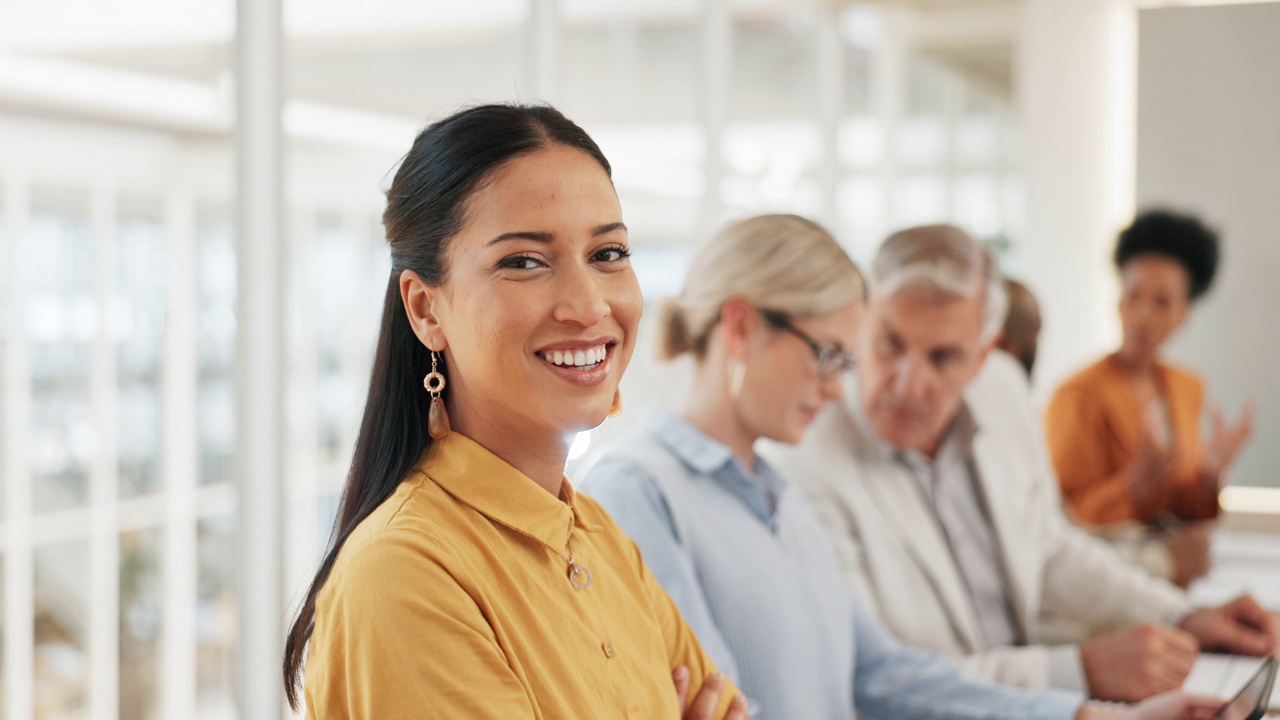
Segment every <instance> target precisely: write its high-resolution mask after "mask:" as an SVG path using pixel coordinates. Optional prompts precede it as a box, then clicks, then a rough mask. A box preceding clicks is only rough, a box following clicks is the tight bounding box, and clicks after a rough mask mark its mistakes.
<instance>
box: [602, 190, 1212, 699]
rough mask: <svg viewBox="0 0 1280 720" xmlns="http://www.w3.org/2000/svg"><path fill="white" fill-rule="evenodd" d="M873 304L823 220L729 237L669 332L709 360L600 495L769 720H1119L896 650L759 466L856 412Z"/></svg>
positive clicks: (617, 466) (676, 350) (609, 459)
mask: <svg viewBox="0 0 1280 720" xmlns="http://www.w3.org/2000/svg"><path fill="white" fill-rule="evenodd" d="M863 296H864V289H863V283H862V278H861V276H860V275H859V273H858V270H857V268H856V267H855V266H854V264H853V262H852V261H851V260H850V259H849V258H848V256H847V255H845V253H844V252H843V251H842V250H841V249H840V246H839V245H838V244H837V243H836V241H835V240H834V239H832V237H831V236H830V235H829V234H828V233H827V232H826V231H825V230H823V229H822V228H821V227H819V226H818V225H816V224H814V223H813V222H810V221H808V220H805V219H804V218H800V217H796V216H794V215H764V216H759V217H754V218H750V219H748V220H744V221H741V222H738V223H734V224H732V225H729V226H728V227H726V228H725V229H724V230H723V231H721V232H720V233H719V234H718V235H716V236H715V237H713V238H712V239H711V241H710V242H708V243H707V244H706V245H704V246H703V247H702V248H701V249H700V251H699V252H698V253H697V255H696V257H695V258H694V260H693V263H692V265H691V267H690V269H689V273H688V276H687V277H686V279H685V286H684V290H683V292H682V294H681V296H680V297H679V298H678V299H677V300H675V301H673V302H671V303H669V304H668V306H667V308H666V316H665V318H664V322H663V323H662V327H661V329H660V332H661V333H662V337H661V338H660V341H659V345H660V347H661V353H662V354H663V355H664V356H666V357H674V356H677V355H683V354H692V355H693V356H694V357H695V359H696V371H695V372H696V377H695V381H694V384H693V389H692V391H691V392H690V394H689V396H688V397H687V399H686V401H685V405H684V409H683V411H682V412H681V414H680V415H679V416H675V415H670V414H666V413H656V414H654V415H652V416H651V417H650V418H649V419H648V422H647V423H646V424H645V426H644V428H643V429H642V430H640V431H638V432H635V433H634V434H632V435H630V436H627V437H623V438H620V439H619V441H618V442H617V443H616V444H615V445H614V446H612V447H611V449H610V450H609V451H608V452H606V453H605V454H604V456H603V457H602V458H601V459H600V460H599V461H597V462H596V463H595V464H594V465H593V466H592V467H591V469H590V470H589V472H588V474H587V476H586V478H585V480H584V481H583V483H582V489H583V491H584V492H586V493H589V494H591V495H592V496H594V497H595V498H596V499H597V500H598V501H599V502H600V503H601V504H602V505H603V506H604V507H605V508H606V509H607V510H609V512H611V513H612V514H613V516H614V518H615V519H616V520H617V522H618V523H619V525H621V526H622V528H623V529H624V530H626V531H627V532H628V533H630V534H631V535H632V537H633V538H634V539H635V540H636V542H637V544H638V545H639V546H640V548H641V550H642V551H643V553H644V556H645V559H646V562H647V563H648V564H649V566H650V567H651V569H652V571H653V572H654V574H655V576H656V577H657V579H658V580H659V582H661V583H662V584H663V585H664V586H665V587H666V589H667V591H668V592H669V593H670V594H671V596H672V598H673V599H674V600H675V601H676V603H677V605H679V606H680V609H681V612H682V613H683V614H684V616H685V618H686V619H687V620H688V622H689V623H690V625H691V626H692V627H693V628H694V630H695V631H696V632H697V634H698V637H699V638H700V639H701V641H702V643H703V646H704V647H705V648H707V651H708V652H709V653H710V654H711V656H712V657H713V659H715V660H716V662H717V663H718V664H719V666H720V667H722V668H724V669H725V670H726V672H727V673H729V674H730V675H731V676H733V677H735V678H736V679H737V680H738V681H739V683H740V686H741V687H742V689H743V690H744V691H745V692H746V693H747V695H748V696H749V697H751V698H752V700H753V701H754V703H755V707H753V708H752V710H753V713H754V714H755V715H756V717H764V718H772V719H775V720H776V719H787V718H805V719H806V720H821V719H824V718H825V719H831V720H836V719H840V720H852V719H853V718H854V717H856V716H857V715H858V714H862V715H865V716H869V717H876V718H897V719H902V720H912V719H916V718H918V719H920V720H923V719H924V718H956V719H960V718H988V719H996V718H1008V719H1009V720H1013V719H1014V718H1018V719H1019V720H1026V719H1028V718H1087V717H1093V716H1095V714H1101V713H1104V712H1114V711H1111V710H1109V709H1108V710H1101V709H1099V708H1096V707H1095V706H1092V705H1087V704H1084V698H1082V697H1081V696H1079V695H1078V694H1074V693H1068V692H1064V691H1047V692H1043V693H1030V692H1026V691H1021V690H1014V689H1009V688H1002V687H998V686H993V685H988V684H985V683H981V682H978V681H976V680H973V679H971V678H969V677H967V676H965V675H962V674H960V672H959V671H957V670H956V669H955V668H954V667H953V666H952V665H950V664H949V663H948V662H947V661H945V660H943V659H941V658H939V657H937V656H933V655H930V654H927V653H923V652H919V651H915V650H909V649H906V648H904V647H902V646H901V645H899V644H897V643H896V642H895V641H894V640H893V639H892V638H891V637H890V636H889V635H888V634H887V632H886V631H885V630H884V629H883V628H882V627H881V626H880V625H879V623H878V622H877V621H875V620H874V619H873V618H872V617H871V616H870V615H869V614H867V613H866V612H864V611H863V610H862V609H861V608H860V607H859V605H858V603H857V602H856V601H855V599H854V597H853V595H852V593H851V591H850V590H849V588H848V587H847V586H846V585H845V584H844V581H843V579H842V576H841V574H840V571H839V569H838V568H837V566H836V562H835V559H834V557H833V556H832V553H831V550H830V548H829V547H828V545H827V540H826V536H825V535H824V534H823V531H822V529H821V526H820V525H819V523H818V520H817V518H816V517H815V516H814V514H813V512H812V511H811V509H810V508H809V507H808V506H807V505H806V504H805V501H804V499H803V498H802V497H801V495H800V494H799V493H798V492H796V491H795V490H794V489H792V488H790V487H789V486H788V485H787V484H786V483H785V482H784V481H783V480H782V479H781V478H780V477H779V476H778V474H777V473H775V472H774V471H773V469H772V468H770V467H769V466H768V465H767V464H766V463H765V462H763V461H762V460H761V459H760V457H759V456H757V455H756V452H755V443H756V441H757V440H758V439H760V438H768V439H771V440H776V441H781V442H786V443H794V442H797V441H799V440H800V438H801V436H802V434H803V433H804V430H805V428H806V426H808V425H809V423H810V422H812V420H813V419H814V418H815V416H816V415H817V414H818V412H819V410H820V409H821V408H822V406H823V404H824V403H826V402H828V401H830V400H835V399H837V398H840V397H841V395H842V393H843V379H844V374H845V373H846V371H848V370H849V369H850V368H851V367H852V366H853V363H854V359H853V357H852V356H851V355H850V353H849V349H850V348H852V347H853V346H854V342H855V337H856V332H857V327H858V322H859V319H860V317H861V314H862V307H863ZM1214 704H1215V703H1213V702H1212V701H1206V700H1201V699H1195V698H1190V697H1187V696H1184V695H1181V694H1175V695H1168V696H1161V697H1160V698H1158V699H1155V700H1153V701H1149V702H1148V703H1145V704H1143V705H1140V706H1137V707H1136V708H1135V709H1133V710H1132V711H1130V712H1131V713H1132V714H1131V715H1130V716H1129V717H1133V718H1181V717H1200V716H1204V715H1207V712H1208V711H1209V710H1210V709H1211V708H1212V707H1213V705H1214ZM1111 717H1125V716H1124V715H1123V714H1118V715H1112V716H1111Z"/></svg>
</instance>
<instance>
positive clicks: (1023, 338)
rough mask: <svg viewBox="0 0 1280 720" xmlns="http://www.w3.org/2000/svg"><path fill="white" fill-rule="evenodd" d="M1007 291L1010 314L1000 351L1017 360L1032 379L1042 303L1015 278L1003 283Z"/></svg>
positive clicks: (1003, 330)
mask: <svg viewBox="0 0 1280 720" xmlns="http://www.w3.org/2000/svg"><path fill="white" fill-rule="evenodd" d="M1004 289H1005V293H1006V294H1007V295H1008V296H1009V313H1008V315H1007V316H1006V317H1005V319H1004V328H1003V329H1002V330H1001V331H1000V343H999V348H1000V349H1001V350H1003V351H1005V352H1007V353H1009V354H1010V355H1012V356H1013V357H1014V358H1016V359H1017V360H1018V362H1019V363H1021V364H1022V367H1023V368H1024V369H1025V370H1026V371H1027V377H1028V378H1030V377H1031V372H1032V370H1033V369H1034V368H1035V365H1036V346H1037V343H1038V341H1039V339H1040V303H1038V302H1036V296H1035V295H1034V294H1032V292H1031V289H1030V288H1028V287H1027V286H1026V285H1023V284H1022V283H1020V282H1018V281H1017V280H1014V279H1013V278H1009V277H1006V278H1005V279H1004Z"/></svg>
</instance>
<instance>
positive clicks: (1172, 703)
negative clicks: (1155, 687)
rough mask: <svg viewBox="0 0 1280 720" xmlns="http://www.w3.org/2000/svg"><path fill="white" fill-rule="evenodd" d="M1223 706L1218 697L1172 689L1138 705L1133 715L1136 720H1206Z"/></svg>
mask: <svg viewBox="0 0 1280 720" xmlns="http://www.w3.org/2000/svg"><path fill="white" fill-rule="evenodd" d="M1221 706H1222V701H1221V700H1219V699H1217V698H1212V697H1208V696H1206V695H1192V694H1190V693H1186V692H1183V691H1181V690H1171V691H1169V692H1165V693H1161V694H1159V695H1156V696H1154V697H1151V698H1148V699H1146V700H1144V701H1142V702H1141V703H1139V704H1138V705H1136V706H1135V707H1134V708H1133V712H1132V717H1133V718H1135V720H1205V719H1207V718H1211V717H1212V716H1213V714H1214V713H1215V712H1217V710H1218V708H1219V707H1221Z"/></svg>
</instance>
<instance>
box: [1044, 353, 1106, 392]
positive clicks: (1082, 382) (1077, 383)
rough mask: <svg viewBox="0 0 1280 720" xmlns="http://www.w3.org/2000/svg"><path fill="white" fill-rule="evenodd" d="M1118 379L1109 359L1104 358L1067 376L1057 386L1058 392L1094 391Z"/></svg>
mask: <svg viewBox="0 0 1280 720" xmlns="http://www.w3.org/2000/svg"><path fill="white" fill-rule="evenodd" d="M1119 379H1120V376H1119V375H1117V374H1116V372H1115V368H1114V367H1113V366H1112V364H1111V357H1110V356H1109V355H1108V356H1104V357H1100V358H1098V359H1097V360H1094V361H1093V362H1091V363H1089V364H1088V365H1085V366H1084V367H1082V368H1080V369H1078V370H1076V371H1075V372H1074V373H1072V374H1070V375H1068V376H1067V379H1066V380H1063V381H1062V383H1061V384H1060V385H1059V386H1058V389H1059V390H1066V391H1076V390H1089V391H1092V390H1095V389H1097V388H1098V387H1099V386H1107V385H1111V384H1113V383H1115V382H1116V381H1117V380H1119Z"/></svg>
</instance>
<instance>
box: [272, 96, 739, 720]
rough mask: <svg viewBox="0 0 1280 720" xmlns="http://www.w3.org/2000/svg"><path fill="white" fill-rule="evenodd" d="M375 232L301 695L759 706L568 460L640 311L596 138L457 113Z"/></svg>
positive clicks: (432, 702) (628, 349)
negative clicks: (381, 248)
mask: <svg viewBox="0 0 1280 720" xmlns="http://www.w3.org/2000/svg"><path fill="white" fill-rule="evenodd" d="M383 224H384V225H385V226H386V232H387V240H388V242H389V244H390V245H391V274H390V277H389V278H388V279H387V289H386V299H385V303H384V308H383V316H382V329H381V332H380V335H379V339H378V345H377V351H376V357H375V360H374V368H373V373H372V379H371V382H370V388H369V399H368V402H367V404H366V405H365V412H364V419H363V421H362V424H361V427H360V433H359V438H358V440H357V443H356V449H355V456H354V459H353V460H352V465H351V472H350V474H349V475H348V478H347V484H346V487H345V489H344V491H343V496H342V504H341V507H340V509H339V515H338V520H337V526H336V529H335V531H334V537H335V540H334V542H333V544H332V547H331V549H330V550H329V551H328V553H327V555H326V556H325V558H324V560H323V561H322V564H321V566H320V569H319V571H318V572H317V573H316V576H315V579H314V581H313V582H312V584H311V587H310V589H309V590H308V592H307V595H306V599H305V601H304V603H303V605H302V608H301V610H300V612H299V614H298V617H297V619H296V620H295V621H294V623H293V625H292V628H291V629H290V631H289V634H288V637H287V642H286V656H285V660H284V668H283V669H284V682H285V687H286V690H287V695H288V699H289V702H290V704H291V705H292V706H293V707H294V708H295V709H296V708H297V706H298V701H299V699H300V697H301V696H303V695H304V694H305V699H306V711H307V717H308V718H325V719H326V720H334V719H344V718H360V719H362V720H398V719H404V720H408V719H409V718H414V719H415V720H418V719H421V718H442V719H445V718H447V719H450V720H452V719H455V718H467V719H468V720H484V719H492V720H522V719H527V720H533V719H534V718H622V717H636V718H646V719H647V718H655V719H661V718H667V719H670V720H676V718H680V717H684V718H685V719H686V720H694V719H697V720H706V719H709V718H713V717H714V718H730V719H733V720H742V719H745V718H746V702H745V699H743V698H742V697H741V696H740V695H739V694H738V692H737V690H736V689H735V688H734V686H733V684H732V683H731V682H728V681H727V680H725V679H724V677H723V675H722V674H719V673H718V672H717V671H716V670H715V666H714V664H713V663H712V661H711V660H710V658H708V657H707V656H706V655H705V654H704V653H703V651H702V649H701V647H700V646H699V644H698V641H697V639H696V638H695V637H694V634H693V632H692V631H691V630H690V629H689V627H688V625H686V624H685V622H684V620H683V619H681V617H680V613H679V611H678V610H677V609H676V606H675V605H674V604H673V603H672V602H671V598H670V597H668V595H667V594H666V592H664V591H663V589H662V587H661V586H660V585H659V584H658V583H657V582H656V581H655V580H654V578H653V576H652V575H651V574H650V573H649V570H648V569H647V568H646V567H645V565H644V562H643V561H642V560H641V557H640V553H639V551H638V550H637V549H636V547H635V545H634V544H633V543H632V542H631V541H630V540H629V539H628V538H627V537H626V535H625V534H623V532H622V531H621V530H620V529H619V528H618V526H617V525H615V524H614V523H613V521H612V520H610V519H609V516H608V515H607V514H606V513H605V512H604V511H603V510H601V509H600V507H599V505H597V504H596V503H595V502H594V501H592V500H591V499H590V498H587V497H583V496H581V495H579V494H577V493H576V492H575V491H574V489H573V487H572V486H571V485H570V484H569V482H568V481H566V480H565V478H564V475H563V470H564V464H565V458H566V456H567V454H568V450H569V440H570V439H571V438H572V437H573V435H574V433H575V432H577V431H580V430H583V429H586V428H591V427H594V426H596V425H599V424H600V423H601V422H602V421H603V420H604V419H605V417H606V416H607V415H608V414H609V413H610V412H611V408H616V407H617V406H618V402H619V400H618V395H617V388H618V380H619V378H620V376H621V375H622V372H623V370H624V369H625V368H626V366H627V362H628V360H629V359H630V357H631V353H632V349H633V348H634V346H635V337H636V330H637V326H638V323H639V320H640V312H641V308H642V302H641V297H640V289H639V285H638V284H637V282H636V278H635V274H634V273H633V272H632V269H631V263H630V260H629V259H628V257H629V253H630V250H629V240H628V236H627V227H626V225H624V224H623V221H622V211H621V208H620V207H619V205H618V197H617V194H616V193H615V191H614V187H613V183H612V181H611V179H610V168H609V163H608V161H607V160H606V159H605V157H604V156H603V155H602V154H601V153H600V149H599V148H598V147H597V146H596V144H595V143H594V142H593V141H592V140H591V138H590V137H588V136H587V134H586V133H585V132H583V131H582V129H581V128H579V127H578V126H577V125H575V124H573V123H572V122H571V121H569V120H568V119H566V118H565V117H564V116H563V115H561V114H560V113H559V112H557V111H556V110H554V109H552V108H550V107H547V106H519V105H482V106H479V107H474V108H471V109H468V110H463V111H461V112H459V113H457V114H455V115H452V116H450V117H448V118H445V119H444V120H441V121H439V122H437V123H435V124H433V125H431V126H430V127H428V128H427V129H426V130H424V131H422V133H421V134H419V135H418V137H417V139H416V140H415V141H414V143H413V147H412V148H411V149H410V150H409V153H408V155H406V156H405V158H404V160H403V162H402V164H401V165H400V168H399V170H398V171H397V172H396V175H395V179H394V180H393V182H392V184H391V187H390V189H389V190H388V192H387V208H386V212H385V213H384V215H383ZM304 654H305V658H306V670H305V682H304V683H303V687H301V688H300V687H299V674H300V673H301V672H302V667H303V662H302V661H303V657H304ZM691 687H692V688H700V689H699V690H698V691H697V692H696V693H695V694H693V695H690V693H689V689H690V688H691Z"/></svg>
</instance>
